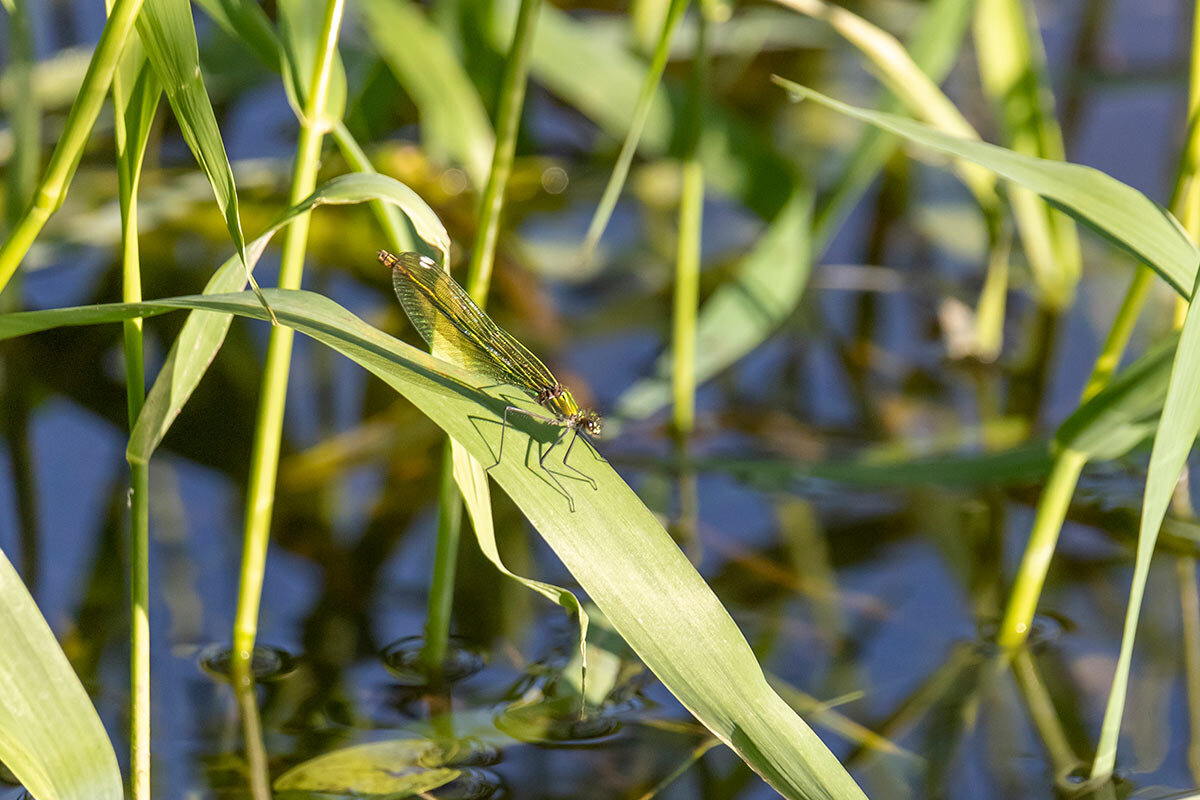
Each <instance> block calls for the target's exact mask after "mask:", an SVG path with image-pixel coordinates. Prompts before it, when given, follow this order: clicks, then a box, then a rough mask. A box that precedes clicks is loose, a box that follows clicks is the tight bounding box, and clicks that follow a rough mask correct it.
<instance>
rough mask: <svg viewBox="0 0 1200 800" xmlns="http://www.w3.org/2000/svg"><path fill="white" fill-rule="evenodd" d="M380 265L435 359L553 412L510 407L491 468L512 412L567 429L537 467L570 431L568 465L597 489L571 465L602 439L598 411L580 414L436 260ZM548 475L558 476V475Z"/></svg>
mask: <svg viewBox="0 0 1200 800" xmlns="http://www.w3.org/2000/svg"><path fill="white" fill-rule="evenodd" d="M379 261H380V263H382V264H383V265H384V266H386V267H389V268H390V269H391V270H392V286H393V287H394V288H395V290H396V296H397V297H398V298H399V299H400V305H401V306H403V307H404V311H405V313H406V314H407V315H408V318H409V320H411V321H412V324H413V327H414V328H416V329H417V332H418V333H420V334H421V338H423V339H424V340H425V342H426V343H427V344H428V345H429V346H430V348H431V349H433V351H434V352H435V354H436V355H438V356H439V357H441V358H445V359H447V360H449V361H452V362H454V363H456V364H458V365H459V366H462V367H465V368H467V369H469V370H471V371H473V372H477V373H479V374H481V375H483V376H485V377H487V378H489V379H491V380H494V381H495V382H496V383H497V384H504V385H508V386H515V387H517V388H518V389H520V390H521V391H523V392H525V393H526V394H527V395H529V397H531V398H533V400H534V401H535V402H536V403H537V404H538V405H540V406H541V407H542V408H545V409H546V410H547V411H549V412H550V414H549V415H543V414H538V413H536V412H533V411H528V410H526V409H523V408H520V407H518V406H512V405H510V406H508V407H506V408H505V410H504V415H503V418H502V420H501V425H502V427H501V431H500V447H499V452H498V453H497V455H496V463H495V464H492V465H491V466H490V467H488V469H489V470H490V469H492V467H495V466H496V465H497V464H499V463H500V461H501V459H502V458H503V456H504V432H505V431H506V430H507V429H508V415H509V413H510V412H511V413H516V414H522V415H524V416H527V417H531V418H533V419H537V420H541V421H543V422H548V423H550V424H552V425H557V426H558V427H560V428H562V432H561V433H560V434H559V436H558V438H557V439H555V440H554V442H553V443H552V444H551V445H550V447H549V448H548V449H547V450H546V451H545V452H544V453H541V454H540V455H539V457H538V464H539V465H541V466H542V467H543V468H544V467H545V460H546V457H547V456H548V455H549V454H550V452H551V451H552V450H553V449H554V448H555V447H557V446H558V445H559V443H560V442H562V440H563V438H564V437H565V436H566V434H567V432H568V431H569V432H571V434H572V436H571V441H570V442H568V444H567V450H566V453H564V455H563V466H565V467H566V468H567V469H569V470H571V471H572V472H575V473H578V474H579V475H580V476H582V478H583V479H585V480H587V481H588V482H590V483H591V484H592V487H593V488H596V483H595V481H594V480H593V479H592V478H591V477H589V476H587V475H585V474H584V473H582V472H580V471H579V470H578V469H576V468H575V467H572V466H570V465H569V464H567V463H566V462H567V458H569V457H570V455H571V448H572V447H574V445H575V440H576V439H577V438H578V437H579V434H583V435H584V438H585V439H587V437H588V436H599V435H600V431H601V428H602V425H603V421H602V419H601V417H600V415H599V414H597V413H596V412H595V411H591V410H588V409H580V408H579V404H578V403H577V402H576V401H575V397H574V395H572V394H571V391H570V390H569V389H567V388H566V387H565V386H563V385H562V384H561V383H559V381H558V380H557V379H556V378H555V377H554V374H553V373H551V372H550V370H549V369H547V368H546V365H545V364H543V363H542V362H541V361H540V360H539V359H538V357H537V356H535V355H534V354H533V353H532V352H530V351H529V349H528V348H526V347H525V345H523V344H521V343H520V342H519V341H517V339H516V338H515V337H513V336H512V334H510V333H509V332H508V331H506V330H504V329H503V328H501V327H500V326H499V325H497V324H496V323H495V322H493V321H492V319H491V317H489V316H488V315H487V314H486V313H484V311H483V309H481V308H480V307H479V306H478V305H476V303H475V301H474V300H472V299H471V296H470V295H469V294H467V292H466V291H465V290H464V289H463V288H462V287H461V286H459V285H458V284H457V283H456V282H455V281H454V279H453V278H451V277H450V276H449V274H447V273H446V271H445V270H443V269H442V268H441V267H439V266H438V265H437V263H436V262H434V261H433V259H431V258H428V257H426V256H423V255H420V254H419V253H401V254H400V255H398V256H396V255H392V254H391V253H389V252H387V251H386V250H380V251H379ZM593 449H594V448H593ZM547 472H548V473H549V474H550V475H551V477H553V475H554V473H552V472H550V471H549V470H547ZM554 480H555V483H556V484H558V487H559V489H561V490H562V491H563V493H564V494H566V495H567V498H568V500H569V501H570V502H571V507H572V508H574V501H573V500H571V498H570V493H569V492H567V491H566V489H565V488H564V487H563V486H562V484H561V483H559V482H558V479H557V478H554Z"/></svg>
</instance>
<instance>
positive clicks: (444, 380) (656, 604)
mask: <svg viewBox="0 0 1200 800" xmlns="http://www.w3.org/2000/svg"><path fill="white" fill-rule="evenodd" d="M267 295H268V300H269V302H270V304H271V307H272V308H273V309H274V310H275V313H276V316H277V317H278V320H279V322H280V323H281V324H284V325H288V326H291V327H294V328H295V329H296V330H298V331H300V332H302V333H305V334H307V335H308V336H310V337H312V338H314V339H316V340H317V341H320V342H322V343H324V344H326V345H328V346H330V347H332V348H333V349H334V350H336V351H338V352H339V353H342V354H343V355H345V356H347V357H348V358H351V359H353V360H354V361H356V362H358V363H359V364H360V365H362V366H363V367H365V368H366V369H368V370H369V371H371V372H372V373H374V374H375V375H376V376H378V377H379V378H380V379H382V380H383V381H384V382H386V383H387V384H388V385H390V386H392V387H393V388H394V389H396V391H398V392H399V393H401V394H402V395H404V396H405V397H406V398H408V399H409V400H410V401H411V402H412V403H413V404H414V405H416V406H417V407H418V408H419V409H421V411H422V412H423V413H425V414H426V415H427V416H429V418H430V419H432V420H433V421H434V422H435V423H436V424H437V425H438V426H440V427H441V428H442V429H443V430H445V431H446V432H447V433H448V434H449V435H450V436H451V437H453V438H454V439H455V440H457V441H458V442H459V443H460V444H461V445H462V446H463V447H464V448H465V449H466V450H467V451H468V452H469V453H470V454H471V456H472V457H474V458H475V459H476V460H477V461H480V462H482V463H491V462H492V461H494V460H495V452H496V449H497V447H498V445H499V438H500V428H501V419H502V415H503V413H504V408H505V407H506V406H507V405H508V404H509V402H510V401H509V400H508V399H506V398H504V397H502V396H493V395H491V394H485V393H483V392H481V391H480V390H478V389H475V388H473V387H474V386H475V385H478V384H481V383H486V382H487V381H486V379H480V378H477V377H474V376H472V375H470V374H468V373H465V372H463V371H462V370H460V369H458V368H457V367H454V366H453V365H451V364H448V363H446V362H443V361H439V360H437V359H435V358H433V357H432V356H429V355H427V354H425V353H423V352H421V351H419V350H417V349H415V348H413V347H410V346H408V345H406V344H404V343H402V342H400V341H398V340H396V339H393V338H392V337H390V336H387V335H386V334H384V333H381V332H380V331H377V330H375V329H374V328H372V327H370V326H369V325H367V324H366V323H364V322H362V321H361V320H360V319H358V318H357V317H355V316H354V315H352V314H350V313H349V312H348V311H346V310H345V309H343V308H342V307H341V306H338V305H337V304H336V303H334V302H332V301H331V300H329V299H327V298H325V297H322V296H320V295H315V294H312V293H309V292H301V291H296V292H289V291H281V290H270V291H268V292H267ZM171 309H203V310H207V311H217V312H221V313H228V314H238V315H244V316H249V317H254V318H257V319H265V318H266V312H265V311H264V310H263V309H262V307H261V306H259V305H258V304H257V303H256V302H255V300H254V298H253V296H251V295H248V294H246V293H244V292H243V293H240V294H233V295H211V296H201V295H197V296H191V297H181V298H173V299H168V300H160V301H156V302H153V303H139V304H129V305H123V304H113V305H108V306H88V307H83V308H78V309H55V310H50V311H39V312H25V313H21V314H7V315H2V316H0V338H4V337H9V336H15V335H20V334H22V333H28V332H33V331H36V330H44V329H46V328H48V327H53V326H56V325H60V324H88V323H92V322H99V321H104V320H107V321H114V322H115V321H117V320H120V319H125V318H128V317H130V316H133V315H153V314H159V313H164V312H166V311H169V310H171ZM501 391H503V390H501ZM510 391H511V390H510ZM509 425H510V426H511V427H512V430H511V431H510V433H509V436H512V437H514V443H516V444H517V445H518V446H515V447H506V449H505V453H504V455H505V458H504V460H503V462H502V463H500V464H498V465H496V467H495V468H494V469H492V470H491V472H490V474H491V476H492V478H493V479H494V480H495V481H496V482H497V484H498V485H499V486H500V488H501V489H503V490H504V491H505V492H506V493H507V494H508V495H509V496H510V497H511V498H512V499H513V501H514V502H515V503H516V504H517V505H518V506H519V507H520V509H521V510H522V512H524V514H525V515H526V517H528V519H529V521H530V522H531V523H532V524H533V526H534V528H536V529H537V531H538V532H539V533H540V534H541V536H542V537H543V538H544V539H545V540H546V542H547V543H548V544H549V545H550V547H551V548H552V549H553V550H554V552H555V553H556V555H557V556H558V557H559V559H560V560H561V561H562V563H563V564H564V565H565V566H566V567H567V569H568V570H570V572H571V574H572V575H573V576H574V577H575V578H576V579H577V580H578V581H579V583H580V585H581V586H582V588H583V589H584V591H586V592H587V593H588V595H589V596H590V597H591V599H592V601H593V602H595V603H596V605H597V606H599V607H600V609H601V610H602V611H603V612H604V613H605V615H607V617H608V618H609V620H610V621H611V622H612V624H613V627H614V628H615V629H616V630H617V631H618V632H619V633H620V634H621V636H622V637H623V638H624V639H625V641H626V642H628V643H629V645H630V646H631V647H632V648H633V649H634V651H635V652H636V653H637V654H638V656H639V657H640V658H641V659H642V661H643V662H645V664H646V665H647V666H648V667H649V668H650V669H651V670H653V671H654V673H655V674H656V675H657V676H658V678H659V680H661V681H662V683H663V685H664V686H665V687H666V688H667V689H668V690H669V691H671V692H672V693H673V694H674V695H675V697H676V698H678V699H679V701H680V702H681V703H682V704H683V705H684V706H685V707H686V708H687V709H688V710H689V711H691V713H692V714H694V715H695V716H696V718H697V719H699V720H700V721H701V722H702V723H703V724H704V725H705V726H707V727H708V728H709V730H711V731H712V732H713V734H714V735H715V736H717V737H718V738H719V739H720V740H721V741H722V742H724V743H725V744H727V745H728V746H730V747H731V748H733V749H734V750H735V751H736V752H737V753H738V755H740V756H741V757H742V758H743V759H744V760H745V761H746V763H747V764H749V765H750V766H751V767H752V768H753V769H754V770H755V771H756V772H758V773H759V774H760V775H762V776H763V778H764V779H766V780H767V781H768V782H769V783H770V784H771V785H772V786H774V787H775V788H776V789H777V790H778V791H780V792H781V793H782V794H784V795H785V796H786V797H790V798H846V799H847V800H849V799H850V798H862V797H865V795H864V794H863V793H862V791H861V790H860V789H859V788H858V786H857V785H856V784H855V783H854V781H853V779H852V778H851V777H850V776H849V774H848V773H847V772H846V771H845V770H844V769H843V768H842V766H841V765H840V764H839V763H838V762H837V759H836V758H834V756H833V754H832V753H830V752H829V750H828V749H827V748H826V747H825V745H824V744H823V743H822V742H821V741H820V739H818V738H817V736H816V735H815V734H814V733H813V732H812V730H811V729H810V728H809V727H808V726H807V725H805V724H804V722H803V720H801V719H800V717H799V716H797V715H796V714H795V712H793V711H792V710H791V709H790V708H789V707H788V706H787V704H786V703H784V701H783V700H782V699H780V697H779V695H777V694H776V693H775V692H774V690H772V689H771V688H770V686H768V684H767V682H766V679H765V678H764V676H763V673H762V670H761V668H760V667H759V665H758V663H757V661H756V660H755V657H754V653H753V652H752V651H751V650H750V647H749V645H748V644H747V642H746V639H745V638H744V637H743V636H742V633H741V631H739V630H738V628H737V625H735V624H734V622H733V620H732V618H730V616H729V614H728V612H727V611H726V610H725V609H724V607H723V606H722V605H721V603H720V601H718V600H717V598H716V596H715V595H714V594H713V593H712V591H711V590H710V589H709V588H708V586H707V584H705V582H704V580H703V579H702V578H701V577H700V575H699V574H698V573H697V572H696V570H695V568H694V567H693V566H692V564H691V563H690V562H689V561H688V559H687V557H686V556H685V555H684V554H683V553H682V552H681V551H680V550H679V548H678V547H677V546H676V545H675V543H674V542H673V541H672V540H671V537H670V536H669V535H668V534H667V532H666V531H665V530H664V529H663V527H662V525H661V524H660V523H659V521H658V520H657V518H656V517H655V516H654V514H653V513H652V512H651V511H650V510H649V509H647V508H646V506H645V505H644V504H643V503H642V502H641V500H640V499H638V497H637V495H636V494H634V492H633V490H632V489H630V488H629V486H628V485H626V484H625V482H624V481H622V480H621V478H620V476H619V475H617V473H616V472H615V471H614V470H613V469H612V467H611V466H609V464H608V463H607V462H605V461H603V460H600V459H599V458H596V457H593V456H592V455H591V454H590V453H589V452H588V451H587V450H586V449H583V448H576V451H575V452H574V454H573V456H574V458H573V460H572V462H573V463H572V466H573V467H575V468H577V469H579V470H582V472H583V473H584V474H586V475H589V476H590V477H591V478H592V479H593V480H594V481H596V486H597V489H595V490H593V489H592V488H590V487H589V486H588V485H587V483H586V482H583V481H579V482H578V484H579V485H578V486H576V485H575V484H576V482H575V481H571V480H570V479H569V477H568V478H567V479H565V482H566V483H567V484H569V490H570V492H571V495H572V497H573V500H574V509H575V510H574V511H571V510H570V508H569V505H568V499H567V498H566V497H564V496H563V494H562V493H561V490H560V489H558V488H557V487H556V486H555V484H554V483H553V482H552V481H550V480H548V478H547V476H546V475H544V474H542V469H541V468H540V467H539V466H538V465H537V457H536V455H533V456H531V455H530V453H531V452H532V450H530V451H527V450H526V449H525V448H523V447H521V446H519V445H520V442H519V440H517V437H518V436H520V435H521V434H524V435H526V436H530V437H532V440H531V441H530V442H529V445H530V447H531V448H532V449H536V446H537V445H538V444H540V445H542V446H545V445H546V444H547V443H549V442H550V441H552V440H553V438H554V437H556V436H557V433H558V431H557V430H555V429H553V428H551V427H550V426H547V425H544V424H539V423H535V422H533V421H521V420H512V419H510V420H509ZM553 461H554V459H551V460H550V461H549V462H547V463H548V465H549V467H550V468H551V469H555V465H554V463H553ZM557 469H558V470H559V471H561V470H562V466H561V465H559V466H558V467H557Z"/></svg>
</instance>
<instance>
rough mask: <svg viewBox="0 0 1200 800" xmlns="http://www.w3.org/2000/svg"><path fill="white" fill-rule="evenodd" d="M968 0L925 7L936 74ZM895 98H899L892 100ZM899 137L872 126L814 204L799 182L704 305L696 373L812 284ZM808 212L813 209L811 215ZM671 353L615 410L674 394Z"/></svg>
mask: <svg viewBox="0 0 1200 800" xmlns="http://www.w3.org/2000/svg"><path fill="white" fill-rule="evenodd" d="M966 5H967V3H966V2H964V0H938V1H937V2H935V3H933V4H931V5H930V8H929V9H928V10H927V11H926V12H925V14H923V15H922V18H921V22H920V27H919V28H918V29H917V30H916V31H915V32H914V34H913V37H912V41H911V42H910V44H909V50H910V52H911V54H912V59H913V61H914V63H916V64H918V65H919V66H920V67H921V68H922V69H924V70H926V71H927V72H929V73H931V78H934V79H936V78H937V77H938V76H940V75H942V74H944V73H945V72H946V71H947V70H948V69H949V66H950V64H951V63H952V61H953V54H954V53H955V52H957V51H956V50H955V49H954V48H953V47H952V46H947V43H953V42H955V41H957V40H958V39H959V38H961V35H962V32H963V30H964V29H965V27H966V20H967V18H968V14H967V12H966ZM892 102H893V104H894V105H897V106H898V104H899V103H898V101H895V100H893V101H892ZM894 141H895V139H894V137H891V136H888V135H887V134H885V133H883V132H882V131H880V130H878V129H875V128H871V129H868V132H867V133H866V134H865V135H864V136H863V138H862V139H861V140H860V142H859V144H858V146H857V147H856V148H855V150H854V153H853V155H851V157H850V159H849V161H848V162H847V165H846V167H845V169H844V170H843V171H842V172H841V173H840V178H839V180H838V181H837V182H836V188H835V190H834V191H833V192H832V193H831V194H830V195H829V197H828V198H827V199H826V200H825V201H824V203H823V204H822V205H821V207H820V208H819V209H817V211H816V212H815V214H814V213H813V212H812V209H811V206H812V204H813V199H812V197H811V193H812V189H811V187H809V186H808V185H807V184H805V183H803V182H801V183H799V185H796V186H795V187H794V188H793V190H792V196H791V198H790V199H789V200H788V202H787V203H786V204H785V205H784V206H783V208H781V209H780V210H779V212H778V213H777V214H776V216H775V218H774V219H773V220H772V221H771V224H770V227H769V228H768V229H767V231H766V232H765V233H764V234H763V236H762V238H761V239H760V240H759V242H758V243H757V244H756V245H755V247H754V249H753V250H752V251H751V252H750V253H749V254H748V255H747V256H746V258H745V259H743V261H742V263H741V264H740V265H739V266H738V268H737V273H736V274H735V276H734V278H733V280H732V281H730V282H729V283H727V284H723V285H721V286H720V287H718V288H717V289H716V291H714V292H713V293H712V295H710V296H709V298H708V299H707V300H706V301H705V302H704V305H703V306H702V307H701V308H700V315H699V320H698V322H697V333H696V335H697V354H696V381H697V383H702V382H704V381H706V380H709V379H710V378H712V377H713V376H715V375H717V374H718V373H720V372H721V371H722V370H724V369H726V368H727V367H729V366H730V365H732V364H734V363H736V362H737V361H738V360H739V359H740V358H742V357H743V356H744V355H746V354H747V353H749V352H750V351H751V350H753V349H754V348H755V347H757V346H758V345H759V344H761V343H762V342H763V340H765V339H766V338H767V337H768V336H770V335H771V334H772V333H773V332H774V331H775V330H777V329H778V327H779V325H780V324H781V323H782V322H783V320H784V319H786V317H787V316H788V315H789V314H791V313H792V311H794V310H795V307H796V305H797V304H798V303H799V302H800V298H801V296H802V295H803V293H804V288H805V286H807V285H808V278H809V275H810V274H811V272H812V262H813V258H814V256H815V254H816V253H817V252H819V251H820V250H822V249H823V248H824V246H825V243H826V240H827V239H828V238H829V237H830V236H832V233H833V231H834V230H835V226H836V225H837V224H839V223H840V220H841V217H842V214H843V213H844V210H845V209H846V208H847V207H849V206H851V205H853V202H854V200H855V199H856V198H857V197H859V196H861V194H862V192H863V191H864V190H865V189H866V187H867V185H868V184H869V183H870V181H871V179H872V178H873V177H874V175H876V174H877V173H878V171H879V169H881V168H882V165H883V163H884V161H885V160H886V158H887V154H888V153H890V152H891V150H892V148H893V147H894ZM810 216H811V217H812V219H811V221H810ZM669 358H670V354H669V353H668V354H664V355H663V356H662V357H660V358H659V360H658V361H657V362H656V364H655V368H654V373H653V376H652V377H649V378H645V379H642V380H639V381H638V382H636V383H635V384H634V385H633V386H631V387H629V389H627V390H626V391H625V392H624V393H623V394H622V395H621V397H620V398H619V399H618V401H617V412H616V413H617V416H618V417H621V418H625V419H644V418H646V417H648V416H650V415H651V414H653V413H654V412H656V411H657V410H658V409H660V408H662V407H663V406H664V405H666V403H667V401H668V400H669V399H670V392H669V384H668V382H667V379H666V376H667V375H668V374H669V366H670V362H669Z"/></svg>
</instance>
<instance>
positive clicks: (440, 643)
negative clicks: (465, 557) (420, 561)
mask: <svg viewBox="0 0 1200 800" xmlns="http://www.w3.org/2000/svg"><path fill="white" fill-rule="evenodd" d="M453 472H454V459H453V456H452V455H451V452H450V440H449V439H447V440H446V442H445V445H444V446H443V448H442V480H441V482H440V484H439V486H440V489H439V492H438V529H437V543H436V545H435V549H434V555H433V577H432V578H431V579H430V582H429V612H428V614H429V615H428V617H427V618H426V620H425V647H424V649H423V650H422V651H421V661H422V662H423V663H424V664H425V667H426V668H427V669H428V670H429V673H430V675H435V674H438V673H440V672H441V670H442V666H443V664H444V663H445V661H446V650H447V647H448V641H449V638H450V616H451V612H452V609H453V606H454V575H455V572H456V571H457V566H458V542H459V539H460V538H461V534H462V501H461V500H460V499H459V497H458V484H456V483H455V482H454V477H453Z"/></svg>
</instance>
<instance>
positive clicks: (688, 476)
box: [671, 436, 704, 564]
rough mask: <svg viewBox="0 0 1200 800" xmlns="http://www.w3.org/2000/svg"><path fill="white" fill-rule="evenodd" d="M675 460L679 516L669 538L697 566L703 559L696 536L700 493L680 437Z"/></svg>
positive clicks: (684, 443)
mask: <svg viewBox="0 0 1200 800" xmlns="http://www.w3.org/2000/svg"><path fill="white" fill-rule="evenodd" d="M675 458H676V462H677V463H678V464H679V476H678V480H677V482H676V491H677V492H678V493H679V515H678V516H677V517H676V518H675V524H674V525H672V526H671V536H672V538H674V539H675V541H676V542H678V543H679V545H680V547H682V548H683V551H684V552H685V553H687V557H688V560H690V561H691V562H692V563H693V564H699V563H700V561H701V559H702V558H703V557H704V551H703V544H702V542H701V541H700V537H699V535H698V529H699V519H700V491H699V485H698V479H697V477H696V471H695V470H694V469H692V467H691V465H690V462H689V460H688V442H687V440H686V439H684V438H683V437H682V436H681V437H678V438H676V440H675Z"/></svg>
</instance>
